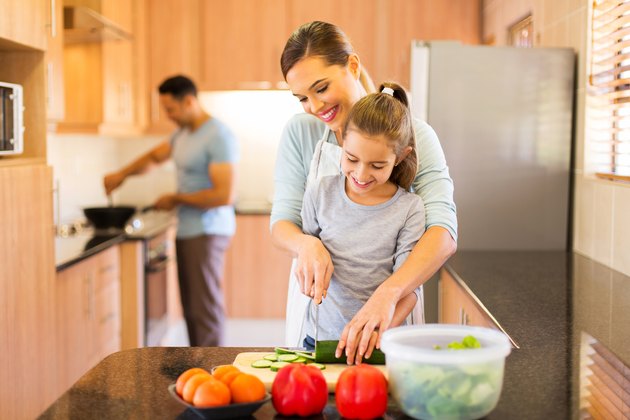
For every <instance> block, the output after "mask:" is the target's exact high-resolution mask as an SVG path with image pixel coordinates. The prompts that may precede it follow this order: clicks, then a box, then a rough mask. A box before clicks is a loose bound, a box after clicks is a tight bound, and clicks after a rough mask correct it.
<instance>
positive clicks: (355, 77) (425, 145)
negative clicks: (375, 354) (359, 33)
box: [271, 22, 457, 364]
mask: <svg viewBox="0 0 630 420" xmlns="http://www.w3.org/2000/svg"><path fill="white" fill-rule="evenodd" d="M280 62H281V67H282V73H283V75H284V78H285V80H286V82H287V83H288V85H289V88H290V90H291V92H292V93H293V95H294V96H295V97H296V98H297V99H298V100H299V101H300V102H301V103H302V106H303V108H304V111H305V112H306V114H299V115H296V116H294V117H293V118H292V119H291V120H290V121H289V122H288V123H287V126H286V127H285V129H284V132H283V134H282V139H281V142H280V146H279V149H278V157H277V161H276V169H275V176H274V180H275V195H274V203H273V208H272V213H271V234H272V239H273V241H274V244H276V246H278V247H280V248H282V249H284V250H287V251H289V252H291V253H293V254H294V255H295V256H296V261H295V262H294V265H293V269H292V272H293V273H294V275H295V278H296V280H297V282H298V283H299V287H300V290H301V292H302V293H303V294H304V295H307V296H310V297H311V298H312V299H313V301H314V302H315V303H317V304H319V303H320V302H321V299H322V297H323V296H325V293H326V290H327V288H328V285H329V282H330V278H331V275H332V272H333V269H334V267H333V265H332V261H331V258H330V255H329V253H328V251H327V250H326V248H325V247H324V246H323V244H322V243H321V241H320V240H319V239H317V238H316V237H313V236H310V235H306V234H304V233H303V232H302V229H301V218H300V210H301V207H302V198H303V195H304V191H305V185H306V181H307V179H308V178H313V177H321V176H323V175H332V174H335V173H339V163H340V161H341V147H340V145H341V144H342V143H343V140H342V136H341V130H342V128H343V126H344V124H345V121H346V119H347V116H348V113H349V111H350V109H351V108H352V106H353V105H354V103H355V102H357V101H358V100H359V99H360V98H362V97H363V96H365V95H366V94H367V93H370V92H372V91H373V90H374V88H373V84H372V82H371V80H370V78H369V76H368V75H367V72H366V71H365V70H364V69H362V67H361V62H360V60H359V56H358V55H357V54H356V53H354V50H353V48H352V45H351V44H350V42H349V40H348V38H347V37H346V36H345V34H344V33H343V32H342V31H341V30H340V29H339V28H338V27H336V26H335V25H332V24H329V23H325V22H310V23H307V24H304V25H302V26H301V27H299V28H298V29H297V30H296V31H295V32H294V33H293V34H292V35H291V37H290V38H289V40H288V41H287V43H286V45H285V48H284V51H283V53H282V57H281V60H280ZM414 125H415V127H414V128H415V135H416V143H417V151H418V172H417V174H416V178H415V180H414V182H413V185H412V188H413V191H414V192H415V193H417V194H418V195H419V196H420V197H421V198H422V200H423V201H424V203H425V211H426V228H427V230H426V232H425V234H424V235H423V236H422V238H421V239H420V240H419V241H418V243H417V244H416V246H415V247H414V249H413V251H412V252H411V254H410V255H409V257H408V259H407V260H406V261H405V263H404V264H403V265H402V267H400V269H399V270H398V271H396V272H395V273H393V274H392V275H391V276H390V277H389V278H388V279H387V280H385V281H384V282H383V283H382V284H381V285H380V286H379V287H378V288H377V289H376V291H375V292H374V294H373V295H372V296H371V297H370V298H369V299H368V301H367V302H366V303H365V305H364V306H363V307H362V308H361V309H360V310H359V311H358V312H357V314H356V315H355V316H354V318H353V319H352V320H351V321H350V322H349V323H348V324H347V325H346V327H345V328H344V330H343V333H342V335H341V337H340V340H339V347H338V349H337V351H338V353H340V352H341V351H344V350H345V353H346V355H347V358H348V363H349V364H353V363H354V362H355V361H356V362H359V361H360V360H361V358H362V357H363V356H364V355H366V354H365V352H366V350H367V348H368V344H369V342H370V339H372V337H373V334H374V333H376V334H378V338H377V347H379V345H380V334H381V333H382V332H384V331H385V330H386V329H387V328H388V327H389V325H390V323H391V320H392V315H393V313H394V308H395V307H396V304H397V303H398V301H399V300H400V299H402V298H403V297H405V296H407V295H409V294H410V293H412V292H413V291H414V290H415V289H416V288H417V287H418V286H420V285H421V284H423V283H424V282H426V281H427V280H428V279H429V278H431V276H432V275H433V274H434V273H435V272H436V271H437V270H438V269H439V268H440V267H441V266H442V265H443V264H444V262H446V260H447V259H448V258H449V257H450V256H451V255H452V254H453V253H454V252H455V249H456V247H457V246H456V239H457V218H456V214H455V204H454V202H453V182H452V180H451V179H450V177H449V174H448V167H447V166H446V161H445V159H444V153H443V151H442V148H441V146H440V144H439V141H438V139H437V136H436V134H435V132H434V131H433V129H432V128H431V127H430V126H429V125H428V124H426V123H425V122H423V121H419V120H414ZM320 139H324V140H325V141H324V142H320V143H319V145H321V147H317V148H316V147H315V146H316V145H317V144H318V142H319V140H320ZM358 228H360V227H358ZM288 316H289V314H288Z"/></svg>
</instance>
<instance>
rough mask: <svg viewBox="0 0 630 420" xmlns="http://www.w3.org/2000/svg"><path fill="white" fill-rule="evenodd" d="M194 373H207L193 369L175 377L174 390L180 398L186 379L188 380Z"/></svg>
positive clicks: (199, 369) (196, 368) (200, 369)
mask: <svg viewBox="0 0 630 420" xmlns="http://www.w3.org/2000/svg"><path fill="white" fill-rule="evenodd" d="M196 373H208V371H207V370H205V369H202V368H198V367H195V368H190V369H188V370H187V371H185V372H184V373H182V374H181V375H179V376H178V377H177V382H176V385H175V390H176V391H177V393H178V394H179V396H180V397H181V396H182V395H183V393H184V385H186V381H188V379H190V377H191V376H193V375H194V374H196Z"/></svg>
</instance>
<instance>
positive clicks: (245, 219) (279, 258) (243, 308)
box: [224, 215, 292, 318]
mask: <svg viewBox="0 0 630 420" xmlns="http://www.w3.org/2000/svg"><path fill="white" fill-rule="evenodd" d="M269 219H270V217H269V215H238V216H237V217H236V234H235V235H234V238H233V240H232V243H231V245H230V248H229V249H228V252H227V255H226V270H225V277H224V290H225V296H226V306H227V314H228V316H229V317H230V318H284V316H285V308H286V304H287V290H288V284H289V272H290V270H291V261H292V257H291V255H290V254H288V253H285V252H283V251H280V250H279V249H277V248H276V247H275V246H274V245H273V244H272V243H271V233H270V232H269Z"/></svg>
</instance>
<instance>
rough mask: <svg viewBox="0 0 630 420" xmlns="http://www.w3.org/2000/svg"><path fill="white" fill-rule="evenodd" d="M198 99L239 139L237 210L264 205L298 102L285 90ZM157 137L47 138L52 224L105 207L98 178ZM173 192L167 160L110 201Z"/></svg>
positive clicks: (130, 201) (147, 199)
mask: <svg viewBox="0 0 630 420" xmlns="http://www.w3.org/2000/svg"><path fill="white" fill-rule="evenodd" d="M199 99H200V101H201V103H202V105H203V107H204V108H205V109H206V110H207V111H208V112H210V113H211V114H212V115H214V116H216V117H217V118H219V119H221V120H222V121H224V122H225V123H226V124H227V125H228V126H229V127H230V128H231V129H232V131H233V132H234V134H235V136H236V138H237V139H238V141H239V146H240V151H241V156H240V163H239V167H238V168H239V169H238V179H237V191H238V198H237V200H238V203H237V204H238V205H239V206H241V207H243V208H251V207H256V208H260V207H264V208H266V207H269V206H270V205H271V203H270V200H271V197H272V194H273V168H274V164H275V159H276V151H277V146H278V142H279V140H280V135H281V133H282V129H283V127H284V125H285V123H286V122H287V120H288V119H289V118H290V117H291V116H292V115H293V114H295V113H297V112H301V111H302V107H301V106H300V104H299V102H298V100H297V99H295V98H294V97H293V96H292V95H291V94H290V93H289V92H288V91H233V92H202V93H201V94H200V95H199ZM244 116H247V117H246V118H244ZM163 139H164V137H161V136H160V137H157V136H146V137H133V138H113V137H105V136H95V135H85V134H53V133H51V134H49V137H48V162H49V164H50V165H51V166H52V167H53V178H54V182H55V188H58V196H57V195H56V197H55V220H58V221H59V222H61V223H72V222H74V221H76V220H78V219H82V218H84V216H83V213H82V208H83V207H89V206H105V205H107V197H106V196H105V191H104V189H103V176H104V175H105V174H106V173H108V172H110V171H113V170H116V169H118V168H120V167H121V166H122V165H125V164H127V163H128V162H130V161H132V160H133V159H135V158H136V157H137V156H139V155H140V154H142V153H145V152H146V151H148V150H149V149H151V148H152V147H154V146H155V145H157V144H158V143H160V142H161V141H163ZM175 189H176V173H175V167H174V165H173V164H172V163H171V162H169V163H167V164H165V165H163V166H160V167H158V168H156V169H155V170H154V171H153V172H151V173H150V174H145V175H140V176H135V177H132V178H129V179H128V180H127V181H125V183H124V184H123V185H122V187H121V188H120V189H118V190H117V191H115V192H114V194H113V197H112V198H113V202H114V204H115V205H124V204H126V205H133V206H137V207H141V206H145V205H149V204H151V203H153V202H154V201H155V199H156V198H157V197H159V195H161V194H163V193H167V192H171V191H174V190H175ZM57 197H58V199H59V202H58V204H59V217H58V218H57V211H58V210H57Z"/></svg>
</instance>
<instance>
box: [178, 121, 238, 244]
mask: <svg viewBox="0 0 630 420" xmlns="http://www.w3.org/2000/svg"><path fill="white" fill-rule="evenodd" d="M171 147H172V157H173V161H174V162H175V166H176V168H177V191H178V192H180V193H192V192H196V191H200V190H206V189H210V188H213V187H214V185H213V184H212V181H211V180H210V175H209V173H208V171H209V165H211V164H213V163H226V162H229V163H236V162H237V161H238V158H239V149H238V142H237V140H236V137H235V136H234V134H233V133H232V132H231V130H230V129H229V128H228V127H227V126H226V125H225V124H223V123H222V122H221V121H218V120H217V119H216V118H214V117H212V118H210V119H208V121H206V122H205V123H203V124H202V125H201V126H200V127H199V128H198V129H197V130H195V131H193V132H191V131H190V130H189V129H188V128H183V129H179V130H177V131H176V132H175V133H174V134H173V136H172V138H171ZM177 215H178V221H179V225H178V228H177V237H178V238H180V239H185V238H191V237H194V236H200V235H206V234H212V235H233V234H234V231H235V230H236V218H235V215H234V206H219V207H213V208H210V209H201V208H198V207H193V206H186V205H181V206H179V208H178V210H177Z"/></svg>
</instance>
